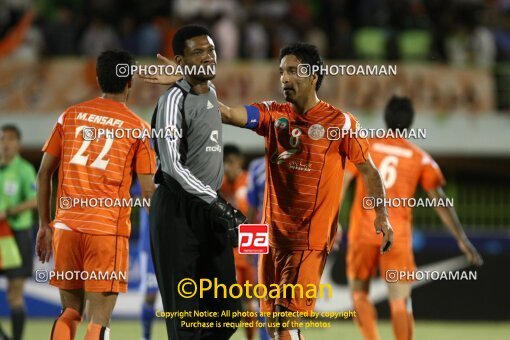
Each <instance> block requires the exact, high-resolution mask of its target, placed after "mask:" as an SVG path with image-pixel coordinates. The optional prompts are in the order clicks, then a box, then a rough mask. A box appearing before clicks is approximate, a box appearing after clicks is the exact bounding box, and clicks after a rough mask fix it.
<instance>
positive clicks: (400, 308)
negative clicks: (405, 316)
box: [390, 299, 407, 313]
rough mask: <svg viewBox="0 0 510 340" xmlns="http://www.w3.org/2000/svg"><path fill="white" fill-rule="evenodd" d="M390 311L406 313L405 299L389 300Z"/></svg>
mask: <svg viewBox="0 0 510 340" xmlns="http://www.w3.org/2000/svg"><path fill="white" fill-rule="evenodd" d="M390 309H391V312H392V313H399V312H407V306H406V299H392V300H390Z"/></svg>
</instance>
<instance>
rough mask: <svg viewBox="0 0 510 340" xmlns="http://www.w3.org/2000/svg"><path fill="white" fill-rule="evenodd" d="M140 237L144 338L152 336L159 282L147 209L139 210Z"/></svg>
mask: <svg viewBox="0 0 510 340" xmlns="http://www.w3.org/2000/svg"><path fill="white" fill-rule="evenodd" d="M131 194H132V196H133V197H140V184H139V183H138V182H137V183H136V185H135V186H134V187H133V190H132V193H131ZM139 214H140V215H139V221H140V222H139V224H140V234H139V235H140V237H139V239H138V254H139V257H138V258H139V261H140V291H141V292H142V294H143V296H144V299H143V303H142V312H141V315H140V319H141V322H142V339H143V340H149V339H150V338H151V329H152V321H153V320H154V316H155V314H154V313H155V310H154V305H155V303H156V299H157V297H158V292H159V289H158V282H157V280H156V273H155V271H154V263H153V261H152V256H151V244H150V243H151V242H150V235H149V214H148V213H147V210H145V209H143V208H141V209H140V210H139Z"/></svg>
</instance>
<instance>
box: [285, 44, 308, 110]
mask: <svg viewBox="0 0 510 340" xmlns="http://www.w3.org/2000/svg"><path fill="white" fill-rule="evenodd" d="M308 70H309V68H308ZM316 79H317V76H315V75H310V74H307V73H306V67H305V65H304V64H303V63H301V62H300V61H299V59H298V58H297V57H296V56H295V55H292V54H289V55H286V56H285V57H283V58H282V60H281V61H280V82H281V84H282V90H283V96H284V97H285V100H286V101H288V102H290V103H298V102H303V101H304V100H305V99H306V98H308V97H309V96H311V95H313V93H314V92H315V83H316V81H317V80H316Z"/></svg>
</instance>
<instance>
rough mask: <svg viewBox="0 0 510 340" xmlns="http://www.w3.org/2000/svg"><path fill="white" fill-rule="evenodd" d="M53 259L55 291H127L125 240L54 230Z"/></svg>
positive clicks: (109, 236) (126, 248) (112, 236)
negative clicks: (57, 289) (56, 289)
mask: <svg viewBox="0 0 510 340" xmlns="http://www.w3.org/2000/svg"><path fill="white" fill-rule="evenodd" d="M53 258H54V268H53V277H52V278H51V279H50V284H51V285H53V286H55V287H58V288H60V289H84V290H85V291H86V292H96V293H110V292H111V293H125V292H126V291H127V285H128V283H127V277H128V263H129V239H128V238H127V237H125V236H115V235H90V234H84V233H80V232H76V231H69V230H62V229H53ZM70 272H75V274H71V273H70Z"/></svg>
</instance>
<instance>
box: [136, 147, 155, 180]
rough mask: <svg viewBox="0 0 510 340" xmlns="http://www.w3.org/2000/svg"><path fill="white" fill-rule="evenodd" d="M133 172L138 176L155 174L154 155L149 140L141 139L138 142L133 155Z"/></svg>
mask: <svg viewBox="0 0 510 340" xmlns="http://www.w3.org/2000/svg"><path fill="white" fill-rule="evenodd" d="M135 172H136V173H137V174H139V175H152V174H155V173H156V154H155V152H154V149H153V147H152V144H151V140H150V138H143V139H141V140H140V141H139V142H138V148H137V149H136V154H135Z"/></svg>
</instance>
